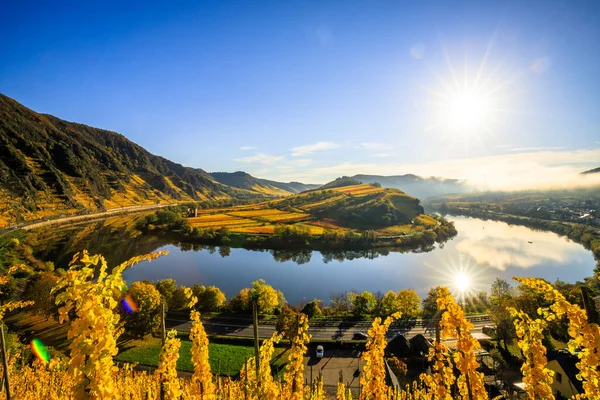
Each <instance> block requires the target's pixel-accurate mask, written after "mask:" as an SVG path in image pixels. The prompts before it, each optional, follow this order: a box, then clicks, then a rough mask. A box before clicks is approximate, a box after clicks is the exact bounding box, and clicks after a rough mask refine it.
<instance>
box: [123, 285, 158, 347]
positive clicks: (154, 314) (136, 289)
mask: <svg viewBox="0 0 600 400" xmlns="http://www.w3.org/2000/svg"><path fill="white" fill-rule="evenodd" d="M127 294H128V295H129V296H131V298H132V299H133V301H134V302H135V304H136V305H137V311H132V312H130V313H127V314H125V318H124V320H125V329H126V330H127V331H128V332H129V333H131V334H132V335H133V336H138V337H143V336H145V335H147V334H148V333H150V332H152V331H153V330H154V329H158V327H159V326H160V304H161V300H162V297H161V295H160V292H159V291H158V290H156V288H155V287H154V285H152V284H151V283H144V282H133V283H132V284H131V286H130V287H129V290H128V291H127Z"/></svg>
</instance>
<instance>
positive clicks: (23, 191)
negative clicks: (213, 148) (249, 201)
mask: <svg viewBox="0 0 600 400" xmlns="http://www.w3.org/2000/svg"><path fill="white" fill-rule="evenodd" d="M0 154H1V157H0V226H2V225H3V221H4V224H5V223H6V222H7V221H15V220H22V219H33V218H40V217H42V218H44V217H46V216H48V215H51V214H61V213H70V212H73V211H74V210H78V209H80V210H83V209H88V210H102V209H107V208H114V207H121V206H126V205H132V204H153V203H155V202H173V201H183V200H190V201H191V200H208V199H228V198H232V197H235V198H243V197H253V196H254V197H255V196H256V195H257V193H251V192H247V191H242V190H239V189H237V188H232V187H230V186H227V185H223V184H221V183H219V182H216V181H215V180H213V178H212V177H211V176H210V175H209V174H208V173H206V172H205V171H204V170H202V169H198V168H188V167H184V166H182V165H181V164H177V163H174V162H172V161H169V160H167V159H165V158H163V157H159V156H155V155H153V154H151V153H149V152H148V151H146V150H145V149H144V148H142V147H141V146H138V145H137V144H135V143H133V142H131V141H130V140H128V139H126V138H125V137H124V136H123V135H120V134H118V133H115V132H110V131H107V130H103V129H98V128H93V127H90V126H86V125H82V124H77V123H73V122H67V121H64V120H61V119H59V118H56V117H53V116H51V115H46V114H38V113H36V112H34V111H32V110H30V109H28V108H27V107H25V106H23V105H21V104H19V103H18V102H16V101H15V100H13V99H11V98H9V97H6V96H4V95H1V94H0Z"/></svg>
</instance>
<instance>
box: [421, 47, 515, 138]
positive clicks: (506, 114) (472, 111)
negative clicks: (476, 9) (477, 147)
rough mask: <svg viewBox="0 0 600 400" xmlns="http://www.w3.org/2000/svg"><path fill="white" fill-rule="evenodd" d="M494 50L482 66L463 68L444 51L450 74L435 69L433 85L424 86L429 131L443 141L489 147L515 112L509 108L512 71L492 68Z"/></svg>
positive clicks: (432, 76) (468, 64)
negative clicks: (490, 62)
mask: <svg viewBox="0 0 600 400" xmlns="http://www.w3.org/2000/svg"><path fill="white" fill-rule="evenodd" d="M490 51H491V44H490V47H489V48H488V50H487V51H486V55H484V56H483V58H482V60H481V61H480V62H479V63H478V64H479V65H475V66H473V65H471V63H466V62H465V64H464V67H463V68H457V67H458V65H460V64H458V65H453V63H452V61H451V59H450V57H449V55H448V54H447V53H446V52H445V51H444V54H445V56H446V67H447V72H446V73H444V72H436V71H435V70H432V75H431V79H430V82H429V83H428V84H427V85H426V86H424V87H423V89H424V90H425V92H426V93H427V94H428V95H427V98H426V105H427V117H426V118H427V125H426V126H427V128H426V131H428V132H431V133H435V134H437V135H440V137H439V139H440V140H441V142H446V144H448V142H449V143H451V144H459V145H465V147H466V148H468V146H469V144H470V143H471V142H473V141H475V142H479V143H480V144H481V145H485V142H486V141H487V139H489V138H490V137H492V136H496V135H495V134H494V132H495V131H498V130H499V129H501V128H502V127H503V125H504V124H505V123H506V121H507V120H510V116H511V115H512V114H514V113H515V110H512V109H511V108H512V107H511V106H510V105H509V104H512V100H511V98H512V97H513V96H512V95H511V94H510V87H511V86H512V82H513V81H514V79H515V78H514V77H513V76H512V75H513V74H512V70H511V69H507V70H506V71H505V70H504V69H503V68H499V67H497V68H493V69H492V68H490V67H489V65H487V61H488V53H489V52H490ZM490 70H491V71H490Z"/></svg>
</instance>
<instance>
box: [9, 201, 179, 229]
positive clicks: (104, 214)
mask: <svg viewBox="0 0 600 400" xmlns="http://www.w3.org/2000/svg"><path fill="white" fill-rule="evenodd" d="M173 205H176V204H151V205H140V206H128V207H120V208H112V209H110V210H107V211H102V212H97V213H91V214H85V215H74V216H71V217H64V218H57V219H49V220H46V221H39V222H26V223H23V224H19V225H14V226H11V228H10V229H23V230H26V231H29V230H31V229H36V228H41V227H43V226H49V225H61V224H65V223H69V222H80V221H85V220H92V219H96V218H105V217H110V216H111V215H118V214H129V213H135V212H142V211H149V210H154V209H158V208H163V207H170V206H173Z"/></svg>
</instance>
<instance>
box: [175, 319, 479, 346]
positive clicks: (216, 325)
mask: <svg viewBox="0 0 600 400" xmlns="http://www.w3.org/2000/svg"><path fill="white" fill-rule="evenodd" d="M471 320H472V323H473V326H474V329H473V332H481V330H482V328H483V327H484V326H486V325H490V320H489V317H488V316H483V317H475V318H472V319H471ZM167 321H168V323H169V325H171V326H172V327H173V328H174V329H176V330H177V331H179V332H189V331H190V327H191V322H189V321H184V320H173V319H171V320H167ZM202 324H203V325H204V329H206V332H207V333H208V334H211V335H226V336H237V337H253V336H254V331H253V328H252V323H251V322H249V321H244V320H241V319H231V320H227V319H215V320H207V321H202ZM320 325H321V326H319V324H318V321H317V322H316V323H312V324H311V325H310V327H309V330H308V332H309V333H310V334H311V335H312V341H317V340H352V336H353V334H354V332H357V331H360V332H364V333H367V331H368V329H369V327H370V326H371V323H370V322H365V321H361V322H356V323H355V322H353V321H342V322H337V321H336V322H332V321H327V322H326V323H325V324H323V323H322V324H320ZM274 331H275V325H274V324H273V323H259V325H258V336H259V337H261V338H269V337H271V335H272V334H273V332H274ZM399 333H402V334H404V335H405V336H406V337H408V338H410V337H412V336H415V335H417V334H425V335H427V336H429V335H431V336H433V335H435V325H433V324H431V323H428V322H426V323H425V325H423V324H422V321H417V323H416V325H414V326H401V325H399V324H394V325H392V326H391V327H390V329H389V330H388V335H387V336H388V337H389V338H392V337H394V336H396V335H397V334H399Z"/></svg>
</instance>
